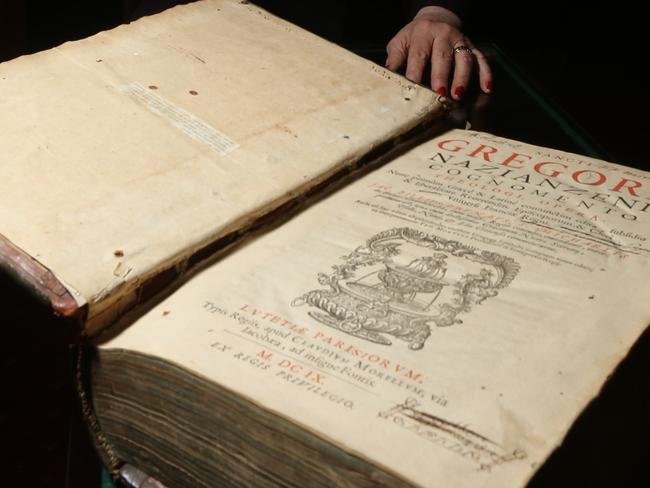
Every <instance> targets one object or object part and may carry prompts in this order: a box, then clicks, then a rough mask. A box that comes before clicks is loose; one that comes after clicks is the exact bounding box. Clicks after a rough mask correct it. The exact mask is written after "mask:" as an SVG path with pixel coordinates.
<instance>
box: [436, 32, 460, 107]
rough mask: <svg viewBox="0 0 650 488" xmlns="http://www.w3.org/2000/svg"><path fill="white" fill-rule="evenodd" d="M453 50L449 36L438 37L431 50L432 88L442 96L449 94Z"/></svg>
mask: <svg viewBox="0 0 650 488" xmlns="http://www.w3.org/2000/svg"><path fill="white" fill-rule="evenodd" d="M453 52H454V50H453V48H452V46H451V43H450V42H449V40H448V39H447V38H440V37H437V38H436V39H435V40H434V42H433V49H432V51H431V89H432V90H433V91H435V92H438V93H439V94H440V95H442V96H446V95H447V89H448V85H449V73H450V72H451V65H452V63H453Z"/></svg>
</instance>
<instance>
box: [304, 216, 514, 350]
mask: <svg viewBox="0 0 650 488" xmlns="http://www.w3.org/2000/svg"><path fill="white" fill-rule="evenodd" d="M342 259H343V260H344V264H340V265H334V266H332V269H333V270H334V271H333V272H332V273H330V274H325V273H319V275H318V282H319V283H320V284H321V285H323V286H329V289H319V290H311V291H309V292H307V293H305V294H304V295H302V296H301V297H298V298H296V299H295V300H294V301H293V302H292V305H293V306H301V305H304V304H307V305H310V306H312V307H315V308H317V309H318V310H312V311H310V312H309V315H310V316H311V317H313V318H314V319H316V320H318V321H319V322H322V323H323V324H325V325H328V326H330V327H333V328H335V329H338V330H341V331H343V332H346V333H348V334H351V335H353V336H356V337H360V338H362V339H366V340H368V341H372V342H376V343H379V344H385V345H391V344H392V342H391V341H390V340H389V339H388V337H386V335H392V336H394V337H396V338H398V339H401V340H404V341H406V342H408V344H409V348H410V349H413V350H417V349H422V347H423V346H424V343H425V342H426V340H427V338H428V337H429V336H430V335H431V327H432V326H433V325H435V326H437V327H447V326H450V325H454V324H459V323H462V320H461V319H459V318H457V315H458V314H460V313H469V312H470V310H471V309H472V307H473V306H475V305H479V304H480V303H482V302H483V301H484V300H485V299H486V298H489V297H494V296H496V295H497V294H498V290H499V289H501V288H505V287H506V286H507V285H508V284H509V283H510V282H511V281H512V280H513V279H514V277H515V276H516V274H517V272H518V271H519V265H518V264H517V263H516V262H515V261H514V260H513V259H512V258H510V257H507V256H502V255H500V254H496V253H493V252H489V251H478V250H477V249H475V248H473V247H470V246H466V245H464V244H461V243H459V242H456V241H450V240H446V239H443V238H441V237H438V236H435V235H430V234H426V233H424V232H420V231H417V230H414V229H411V228H408V227H403V228H396V229H390V230H387V231H384V232H381V233H379V234H377V235H375V236H373V237H371V238H370V239H368V241H367V242H366V245H365V246H361V247H358V248H357V249H355V250H354V251H353V252H352V253H351V254H349V255H347V256H344V257H343V258H342Z"/></svg>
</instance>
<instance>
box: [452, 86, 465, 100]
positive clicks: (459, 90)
mask: <svg viewBox="0 0 650 488" xmlns="http://www.w3.org/2000/svg"><path fill="white" fill-rule="evenodd" d="M463 93H465V87H464V86H457V87H456V89H455V90H454V95H456V96H457V97H458V98H460V97H462V96H463Z"/></svg>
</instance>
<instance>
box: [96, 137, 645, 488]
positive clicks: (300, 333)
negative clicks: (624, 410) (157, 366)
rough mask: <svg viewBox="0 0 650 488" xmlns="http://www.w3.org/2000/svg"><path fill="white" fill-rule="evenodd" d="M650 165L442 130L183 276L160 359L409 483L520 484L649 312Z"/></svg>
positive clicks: (166, 312) (155, 331)
mask: <svg viewBox="0 0 650 488" xmlns="http://www.w3.org/2000/svg"><path fill="white" fill-rule="evenodd" d="M649 196H650V174H648V173H644V172H641V171H637V170H634V169H630V168H626V167H623V166H616V165H612V164H607V163H603V162H599V161H596V160H593V159H588V158H586V157H582V156H576V155H572V154H567V153H561V152H557V151H551V150H547V149H541V148H536V147H533V146H529V145H525V144H521V143H517V142H514V141H508V140H504V139H499V138H497V137H493V136H490V135H487V134H480V133H475V132H465V131H452V132H450V133H446V134H444V135H442V136H440V137H439V138H437V139H436V140H433V141H430V142H428V143H425V144H423V145H421V146H419V147H417V148H416V149H414V150H412V151H411V152H409V153H407V154H406V155H404V156H402V157H400V158H398V159H396V160H395V161H393V162H391V163H390V164H388V165H387V166H385V167H383V168H381V169H379V170H377V171H375V172H374V173H372V174H370V175H368V176H366V177H364V178H362V179H360V180H358V181H357V182H355V183H353V184H351V185H349V186H348V187H346V188H344V189H343V190H341V191H339V192H338V193H336V194H334V195H333V196H331V197H329V198H328V199H326V200H324V201H322V202H320V203H319V204H317V205H316V206H314V207H312V208H310V209H308V210H306V211H305V212H303V213H302V214H300V215H299V216H297V217H295V218H293V219H292V220H291V221H290V222H288V223H287V224H286V225H283V226H282V227H280V228H278V229H277V230H275V231H273V232H271V233H269V234H267V235H264V236H263V237H261V238H259V239H257V240H255V241H254V242H252V243H250V244H249V245H247V246H245V247H244V248H243V249H241V250H239V251H237V252H235V253H234V254H232V255H230V256H229V257H228V258H226V259H225V260H223V261H222V262H220V263H218V264H216V265H214V266H213V267H212V268H210V269H208V270H206V271H204V272H203V273H202V274H200V275H198V276H197V277H195V278H194V279H193V280H191V281H190V282H188V283H187V284H186V285H185V286H184V287H182V288H181V289H180V290H179V291H177V292H176V293H175V294H174V295H172V296H171V297H169V298H168V299H167V300H165V301H164V302H163V303H161V304H160V305H159V306H158V307H157V308H155V309H153V310H152V311H151V312H150V313H149V314H148V315H146V316H144V317H143V318H141V319H140V320H139V321H137V322H136V323H135V324H134V325H132V326H131V327H130V328H128V329H127V330H126V331H125V332H124V333H122V334H121V335H120V336H118V337H117V338H115V339H113V340H112V341H110V342H108V343H107V344H105V345H103V346H102V347H104V348H121V349H130V350H136V351H139V352H142V353H146V354H150V355H156V356H160V357H162V358H164V359H167V360H169V361H172V362H174V363H177V364H179V365H182V366H184V367H186V368H189V369H191V370H193V371H195V372H196V373H198V374H200V375H204V376H206V377H207V378H209V379H211V380H212V381H214V382H218V383H220V384H222V385H225V386H226V387H228V388H231V389H232V390H234V391H238V392H240V393H241V395H244V396H245V397H247V398H249V399H250V400H251V401H253V402H257V403H259V404H261V405H263V406H265V407H267V408H268V409H270V410H272V411H274V412H277V413H278V414H279V415H283V416H286V417H288V418H290V419H292V420H293V421H295V422H297V423H298V424H300V425H302V426H304V427H305V428H306V429H309V430H310V431H314V432H316V433H318V434H319V435H321V436H323V437H325V438H327V439H329V440H331V441H333V442H335V443H337V444H338V445H340V446H341V447H344V448H345V449H347V450H349V451H350V452H353V453H357V454H359V455H360V456H363V457H365V458H367V459H369V460H372V461H373V462H375V463H377V464H379V465H381V466H384V467H386V468H387V469H389V470H391V471H393V472H395V473H399V474H400V475H402V476H403V477H405V478H406V479H408V480H410V481H411V482H413V483H414V484H416V485H421V486H441V483H442V485H444V486H449V487H471V488H475V487H495V488H496V487H498V488H503V487H519V486H522V485H523V484H524V482H525V480H527V479H528V478H529V477H530V476H531V475H532V473H534V471H535V470H536V468H537V467H539V466H540V465H541V463H542V462H543V461H544V460H545V459H546V457H547V456H548V455H549V454H550V452H551V450H552V449H553V448H554V447H556V446H557V445H558V444H559V443H560V442H561V440H562V438H563V436H564V435H565V433H566V431H567V429H568V428H569V426H570V425H571V423H572V421H573V420H574V419H575V417H576V416H577V415H578V413H579V412H580V411H581V410H582V409H583V407H584V406H585V405H586V403H587V402H588V401H589V400H590V399H591V398H592V397H593V396H595V394H596V393H597V392H598V390H599V388H600V386H601V384H602V383H603V382H604V380H605V378H606V376H607V375H608V374H609V373H610V372H611V370H612V369H613V368H614V367H615V365H616V364H617V363H618V362H619V361H620V360H621V359H622V358H623V357H624V355H625V354H626V352H627V350H628V349H629V347H630V346H631V345H632V343H633V342H634V340H635V339H636V338H637V337H638V336H639V335H640V333H641V332H642V331H643V330H644V328H645V327H646V325H647V324H648V323H649V322H650V301H649V300H648V291H649V290H648V276H649V275H650V245H649V244H648V239H649V238H650V218H649V217H650V215H649V214H650V211H649V204H648V197H649Z"/></svg>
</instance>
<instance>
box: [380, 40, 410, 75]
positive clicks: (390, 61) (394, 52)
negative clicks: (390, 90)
mask: <svg viewBox="0 0 650 488" xmlns="http://www.w3.org/2000/svg"><path fill="white" fill-rule="evenodd" d="M386 52H387V54H388V56H387V58H386V65H385V66H386V68H388V69H389V70H391V71H397V70H398V69H400V68H401V67H402V65H403V64H404V62H405V61H406V42H405V41H404V36H403V34H402V33H401V32H398V33H397V35H396V36H395V37H393V39H391V41H390V42H389V43H388V45H387V46H386Z"/></svg>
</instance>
